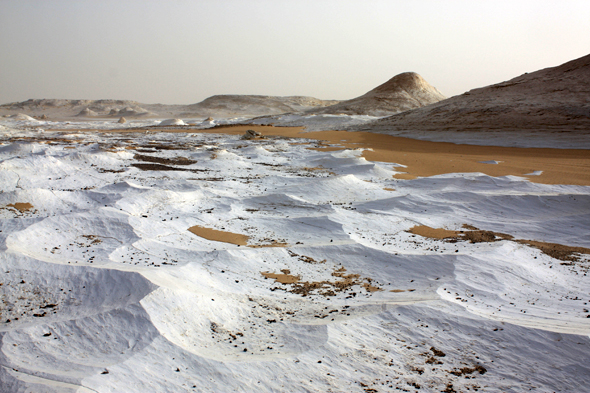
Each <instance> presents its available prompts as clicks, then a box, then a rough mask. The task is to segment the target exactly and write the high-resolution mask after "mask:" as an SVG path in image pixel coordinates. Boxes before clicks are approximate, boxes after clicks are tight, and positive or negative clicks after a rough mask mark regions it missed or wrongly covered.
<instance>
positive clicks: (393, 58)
mask: <svg viewBox="0 0 590 393" xmlns="http://www.w3.org/2000/svg"><path fill="white" fill-rule="evenodd" d="M589 21H590V1H588V0H579V1H578V0H560V1H553V0H533V1H529V0H510V1H504V0H478V1H473V0H445V1H440V0H412V1H410V0H404V1H402V0H355V1H353V0H310V1H308V0H281V1H278V0H166V1H164V0H159V1H156V0H116V1H112V0H35V1H31V0H0V104H3V103H9V102H16V101H24V100H27V99H30V98H64V99H126V100H134V101H139V102H141V103H148V104H153V103H163V104H192V103H196V102H200V101H202V100H203V99H205V98H207V97H210V96H212V95H216V94H258V95H277V96H291V95H304V96H312V97H316V98H321V99H339V100H344V99H349V98H353V97H357V96H359V95H362V94H364V93H365V92H367V91H369V90H371V89H372V88H374V87H376V86H378V85H380V84H381V83H384V82H386V81H387V80H389V79H390V78H392V77H393V76H395V75H397V74H399V73H402V72H407V71H413V72H417V73H418V74H420V75H422V77H424V78H425V79H426V80H427V81H428V82H429V83H430V84H431V85H433V86H435V87H436V88H438V89H439V90H440V91H441V92H442V93H443V94H444V95H446V96H449V97H450V96H453V95H457V94H462V93H463V92H465V91H468V90H470V89H473V88H477V87H482V86H486V85H490V84H493V83H498V82H502V81H504V80H508V79H511V78H513V77H516V76H518V75H521V74H523V73H525V72H532V71H536V70H539V69H542V68H546V67H552V66H557V65H560V64H562V63H564V62H567V61H569V60H573V59H576V58H579V57H582V56H585V55H588V54H590V23H589Z"/></svg>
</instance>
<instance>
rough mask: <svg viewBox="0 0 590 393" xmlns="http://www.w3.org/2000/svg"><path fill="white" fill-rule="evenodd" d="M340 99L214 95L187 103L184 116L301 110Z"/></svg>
mask: <svg viewBox="0 0 590 393" xmlns="http://www.w3.org/2000/svg"><path fill="white" fill-rule="evenodd" d="M338 102H340V101H335V100H320V99H317V98H313V97H303V96H288V97H277V96H261V95H215V96H212V97H209V98H207V99H205V100H203V101H201V102H199V103H198V104H193V105H187V106H186V110H185V111H184V112H183V113H181V114H180V115H181V116H184V117H209V116H211V117H231V116H244V115H249V116H263V115H276V114H280V113H287V112H295V113H299V112H303V111H306V110H309V109H312V108H318V107H326V106H328V105H333V104H335V103H338Z"/></svg>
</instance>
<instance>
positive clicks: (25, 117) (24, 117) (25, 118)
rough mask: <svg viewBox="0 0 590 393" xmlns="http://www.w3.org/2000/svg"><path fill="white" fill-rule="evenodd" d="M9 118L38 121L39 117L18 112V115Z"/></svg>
mask: <svg viewBox="0 0 590 393" xmlns="http://www.w3.org/2000/svg"><path fill="white" fill-rule="evenodd" d="M8 118H9V119H12V120H24V121H38V120H37V119H35V118H33V117H31V116H29V115H26V114H24V113H17V114H16V115H12V116H9V117H8Z"/></svg>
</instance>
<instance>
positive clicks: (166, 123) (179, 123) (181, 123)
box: [159, 119, 187, 126]
mask: <svg viewBox="0 0 590 393" xmlns="http://www.w3.org/2000/svg"><path fill="white" fill-rule="evenodd" d="M159 125H161V126H186V125H187V124H186V123H185V122H184V121H182V120H181V119H167V120H163V121H161V122H160V124H159Z"/></svg>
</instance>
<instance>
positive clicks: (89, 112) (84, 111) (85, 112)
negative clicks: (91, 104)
mask: <svg viewBox="0 0 590 393" xmlns="http://www.w3.org/2000/svg"><path fill="white" fill-rule="evenodd" d="M76 116H78V117H96V116H98V113H96V112H95V111H93V110H92V109H90V108H84V109H82V110H81V111H80V112H79V113H78V114H77V115H76Z"/></svg>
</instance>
